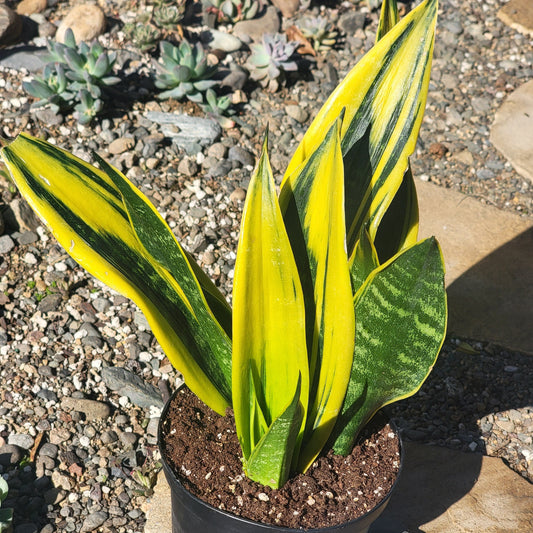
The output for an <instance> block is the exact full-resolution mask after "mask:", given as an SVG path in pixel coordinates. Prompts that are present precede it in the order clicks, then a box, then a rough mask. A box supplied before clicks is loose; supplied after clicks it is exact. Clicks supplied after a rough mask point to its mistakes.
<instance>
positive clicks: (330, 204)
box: [280, 118, 355, 471]
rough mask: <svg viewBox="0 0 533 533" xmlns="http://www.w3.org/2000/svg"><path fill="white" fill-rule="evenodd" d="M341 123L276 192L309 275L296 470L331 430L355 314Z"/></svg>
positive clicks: (342, 386) (305, 276)
mask: <svg viewBox="0 0 533 533" xmlns="http://www.w3.org/2000/svg"><path fill="white" fill-rule="evenodd" d="M341 125H342V119H341V118H338V119H337V120H335V121H334V123H333V125H332V126H331V127H330V128H329V131H328V132H327V134H326V136H325V139H324V141H323V142H322V143H321V144H320V146H319V147H318V148H317V150H316V151H315V152H313V154H312V155H311V156H310V157H309V159H308V160H307V161H306V162H305V164H304V165H302V166H301V167H300V169H299V171H298V172H296V173H294V174H293V175H292V176H291V177H290V178H289V179H288V180H286V181H285V183H284V185H283V190H282V193H281V196H280V202H281V203H282V205H283V210H284V212H285V224H286V227H287V231H288V233H289V238H290V239H291V244H292V246H293V250H295V256H296V264H297V265H298V269H299V272H300V277H301V278H302V279H306V280H308V279H310V283H309V282H308V281H306V282H305V285H304V287H305V288H307V287H308V286H309V289H308V292H307V293H306V296H307V297H308V298H307V301H306V305H307V313H308V321H307V324H308V326H309V327H310V329H309V331H308V334H309V337H308V345H309V375H310V387H311V396H310V405H309V412H308V414H307V428H306V435H305V443H304V445H303V447H302V450H301V453H300V459H299V465H298V468H299V469H300V470H302V471H304V470H306V469H307V467H308V466H309V465H310V464H311V463H312V462H313V461H314V459H315V458H316V456H317V455H318V453H319V452H320V450H321V449H322V447H323V446H324V444H325V443H326V441H327V439H328V437H329V434H330V432H331V430H332V429H333V426H334V424H335V421H336V419H337V415H338V413H339V409H340V407H341V405H342V402H343V399H344V394H345V390H346V386H347V384H348V378H349V371H350V368H351V365H352V358H353V342H354V333H355V318H354V311H353V301H352V292H351V281H350V271H349V267H348V257H347V255H346V248H345V242H346V230H345V226H344V183H343V182H344V179H343V178H344V173H343V163H342V153H341V144H340V129H341ZM297 251H300V252H297ZM311 289H312V290H311ZM309 316H311V319H309Z"/></svg>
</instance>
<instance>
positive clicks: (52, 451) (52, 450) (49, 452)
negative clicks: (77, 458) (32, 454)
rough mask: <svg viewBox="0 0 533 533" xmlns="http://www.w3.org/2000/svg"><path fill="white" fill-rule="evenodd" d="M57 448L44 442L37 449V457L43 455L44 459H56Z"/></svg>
mask: <svg viewBox="0 0 533 533" xmlns="http://www.w3.org/2000/svg"><path fill="white" fill-rule="evenodd" d="M58 450H59V448H58V447H57V446H56V445H55V444H52V443H51V442H45V443H44V444H43V445H42V446H41V447H40V449H39V455H44V456H45V457H51V458H52V459H55V458H56V457H57V452H58Z"/></svg>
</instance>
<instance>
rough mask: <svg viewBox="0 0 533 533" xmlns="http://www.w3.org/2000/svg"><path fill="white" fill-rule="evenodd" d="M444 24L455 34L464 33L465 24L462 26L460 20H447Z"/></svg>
mask: <svg viewBox="0 0 533 533" xmlns="http://www.w3.org/2000/svg"><path fill="white" fill-rule="evenodd" d="M442 26H443V27H444V28H445V29H447V30H448V31H449V32H450V33H452V34H453V35H461V33H463V26H461V23H460V22H456V21H454V20H450V21H445V22H444V23H443V24H442Z"/></svg>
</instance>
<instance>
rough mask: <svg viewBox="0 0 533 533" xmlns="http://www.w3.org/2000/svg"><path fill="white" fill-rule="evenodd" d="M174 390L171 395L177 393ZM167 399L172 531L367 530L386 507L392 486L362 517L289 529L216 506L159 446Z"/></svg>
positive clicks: (343, 532)
mask: <svg viewBox="0 0 533 533" xmlns="http://www.w3.org/2000/svg"><path fill="white" fill-rule="evenodd" d="M176 392H177V391H176ZM176 392H175V393H174V394H176ZM170 401H171V400H169V401H168V402H167V403H166V405H165V407H164V409H163V412H162V413H161V418H160V421H159V431H158V442H159V450H160V453H161V462H162V464H163V470H164V472H165V477H166V479H167V482H168V484H169V486H170V490H171V498H172V533H199V532H201V533H266V532H270V533H302V531H307V532H310V533H328V532H331V533H366V532H367V531H368V529H369V528H370V526H371V525H372V523H373V522H375V521H376V520H377V519H378V517H379V516H380V515H381V513H382V512H383V511H384V510H385V507H386V506H387V504H388V502H389V500H390V497H391V495H392V490H393V489H394V486H393V488H392V489H391V491H390V492H389V493H388V494H387V495H386V496H385V498H384V499H383V500H381V502H380V503H379V504H378V505H377V506H376V507H374V508H373V509H371V510H370V511H369V512H368V513H366V514H364V515H363V516H360V517H359V518H356V519H355V520H351V521H350V522H346V523H344V524H340V525H337V526H331V527H325V528H319V529H292V528H287V527H281V526H277V525H273V524H263V523H260V522H253V521H252V520H248V519H246V518H242V517H240V516H236V515H233V514H230V513H228V512H226V511H221V510H220V509H216V508H215V507H213V506H211V505H209V504H208V503H205V502H203V501H202V500H200V499H199V498H197V497H196V496H194V495H193V494H191V493H190V492H189V491H188V490H186V489H185V487H184V486H183V485H182V484H181V482H180V481H179V479H178V478H177V477H176V475H175V474H174V471H173V470H172V468H171V467H170V466H169V464H168V462H167V460H166V457H165V454H164V450H163V447H162V446H161V438H162V437H161V436H162V426H163V422H164V420H165V418H166V415H167V411H168V406H169V404H170ZM396 433H397V434H398V438H400V435H399V432H398V431H397V430H396ZM400 449H401V454H400V472H401V464H402V463H403V446H402V443H401V440H400ZM400 472H398V477H397V479H396V482H395V484H394V485H396V483H397V482H398V478H399V476H400ZM162 533H163V532H162Z"/></svg>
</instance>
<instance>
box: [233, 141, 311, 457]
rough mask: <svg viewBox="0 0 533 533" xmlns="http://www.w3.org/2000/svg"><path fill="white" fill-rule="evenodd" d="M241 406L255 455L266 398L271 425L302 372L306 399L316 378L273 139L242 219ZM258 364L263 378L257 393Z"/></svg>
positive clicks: (236, 360)
mask: <svg viewBox="0 0 533 533" xmlns="http://www.w3.org/2000/svg"><path fill="white" fill-rule="evenodd" d="M233 309H234V311H233V408H234V411H235V423H236V427H237V434H238V436H239V440H240V443H241V447H242V450H243V454H244V458H245V460H247V459H248V458H249V457H250V454H251V453H252V452H253V449H254V448H255V446H256V445H257V443H258V442H259V441H260V439H261V438H262V435H258V434H256V431H255V428H258V427H261V424H256V423H255V422H254V420H253V419H252V414H253V413H252V411H254V409H252V407H253V406H254V405H255V402H258V403H259V405H260V407H261V411H262V414H263V416H264V418H265V420H266V423H267V424H268V426H270V425H271V424H272V423H273V421H274V420H276V419H277V418H278V417H279V416H280V415H281V414H282V413H283V412H284V410H285V409H286V408H287V405H289V404H290V402H291V401H292V399H293V395H294V391H295V389H296V384H297V382H298V379H299V376H300V375H301V382H302V383H301V398H300V401H301V403H302V405H304V406H306V405H307V397H308V391H309V378H308V375H307V350H306V341H305V310H304V302H303V295H302V289H301V286H300V281H299V279H298V271H297V269H296V264H295V262H294V257H293V254H292V250H291V247H290V243H289V239H288V237H287V233H286V230H285V227H284V225H283V218H282V216H281V211H280V209H279V205H278V199H277V196H276V190H275V185H274V178H273V176H272V170H271V169H270V164H269V162H268V154H267V146H266V139H265V145H264V147H263V153H262V155H261V158H260V160H259V163H258V166H257V168H256V170H255V172H254V175H253V176H252V179H251V181H250V185H249V187H248V193H247V196H246V203H245V206H244V212H243V217H242V223H241V234H240V238H239V246H238V249H237V260H236V264H235V278H234V284H233ZM250 372H252V373H255V374H256V375H257V376H258V377H259V380H257V381H258V382H260V383H261V386H262V390H261V396H262V398H257V397H254V392H255V394H257V392H258V391H256V390H255V389H254V390H251V386H250Z"/></svg>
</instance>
